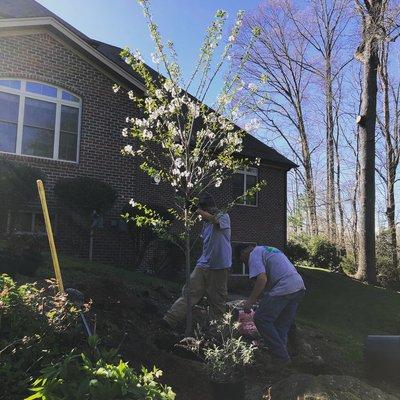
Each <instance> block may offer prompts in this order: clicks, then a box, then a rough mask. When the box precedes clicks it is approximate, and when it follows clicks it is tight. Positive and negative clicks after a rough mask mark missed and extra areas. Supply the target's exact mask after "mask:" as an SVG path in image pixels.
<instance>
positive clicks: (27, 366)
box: [0, 274, 82, 400]
mask: <svg viewBox="0 0 400 400" xmlns="http://www.w3.org/2000/svg"><path fill="white" fill-rule="evenodd" d="M51 284H52V282H51ZM51 290H52V288H51V286H50V287H49V288H46V289H45V288H39V287H37V285H36V284H31V283H28V284H24V285H18V284H17V283H16V282H15V281H14V280H13V279H12V278H10V277H9V276H8V275H5V274H3V275H0V376H1V383H2V385H1V386H2V392H3V393H2V395H4V398H6V399H10V400H11V399H18V400H19V399H21V398H22V396H23V394H24V393H26V387H27V386H28V382H29V379H30V377H31V375H32V374H35V373H36V371H38V370H40V369H41V368H42V366H43V365H45V364H47V363H48V362H49V361H50V360H51V359H53V358H57V357H59V356H60V355H61V354H63V353H64V351H65V349H66V348H70V346H71V343H72V342H74V343H75V344H76V343H79V341H78V340H77V338H78V337H81V336H82V334H81V328H80V326H79V324H78V310H77V309H76V307H75V306H74V305H73V304H72V303H70V302H69V301H68V299H67V297H66V296H64V295H59V294H58V295H56V296H53V295H51V294H50V293H49V292H50V291H51ZM67 332H68V334H66V333H67Z"/></svg>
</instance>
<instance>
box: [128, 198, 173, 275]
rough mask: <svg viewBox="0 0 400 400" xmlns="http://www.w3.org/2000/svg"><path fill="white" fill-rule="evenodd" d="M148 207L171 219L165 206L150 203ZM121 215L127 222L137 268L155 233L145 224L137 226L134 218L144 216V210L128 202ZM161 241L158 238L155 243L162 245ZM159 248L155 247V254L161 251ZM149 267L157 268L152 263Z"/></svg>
mask: <svg viewBox="0 0 400 400" xmlns="http://www.w3.org/2000/svg"><path fill="white" fill-rule="evenodd" d="M149 208H151V209H152V210H154V211H155V212H157V213H158V214H159V215H160V216H161V217H162V218H163V219H164V220H166V221H172V216H171V214H170V213H169V212H168V210H167V209H166V208H164V207H160V206H156V205H150V206H149ZM122 215H123V216H124V219H125V221H126V224H127V228H128V234H129V236H130V238H131V239H132V245H133V254H134V260H133V264H134V267H135V268H138V267H141V266H142V263H143V260H144V257H145V255H146V252H147V251H148V250H149V247H150V244H151V243H153V242H154V241H155V240H156V239H157V234H156V233H155V232H154V230H153V229H151V228H150V227H149V226H148V225H146V224H144V225H142V226H138V225H137V224H136V221H135V218H138V217H139V218H140V217H144V216H145V213H144V210H141V209H139V208H137V207H135V208H134V207H132V206H131V205H130V204H126V205H125V206H124V207H123V209H122ZM163 243H164V240H160V241H158V242H157V245H158V246H162V244H163ZM159 250H161V249H159V248H156V249H155V252H156V254H160V253H161V251H159ZM151 267H152V269H154V270H156V269H157V268H156V267H155V266H154V265H153V266H151Z"/></svg>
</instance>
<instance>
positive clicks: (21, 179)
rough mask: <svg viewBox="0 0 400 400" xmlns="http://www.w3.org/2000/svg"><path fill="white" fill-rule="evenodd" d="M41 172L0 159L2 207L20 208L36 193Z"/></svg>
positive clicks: (41, 177)
mask: <svg viewBox="0 0 400 400" xmlns="http://www.w3.org/2000/svg"><path fill="white" fill-rule="evenodd" d="M37 179H43V172H42V171H41V170H39V169H37V168H32V167H30V166H28V165H24V164H18V163H16V162H9V161H4V160H0V199H1V207H2V208H4V209H6V210H7V209H13V210H16V209H20V208H21V207H22V206H23V205H25V204H27V203H28V202H29V201H31V200H32V199H34V198H35V196H36V195H37V188H36V180H37Z"/></svg>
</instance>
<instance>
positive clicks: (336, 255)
mask: <svg viewBox="0 0 400 400" xmlns="http://www.w3.org/2000/svg"><path fill="white" fill-rule="evenodd" d="M309 252H310V256H311V261H312V263H313V264H314V265H315V266H316V267H317V268H325V269H329V270H331V271H338V270H339V269H340V262H341V259H342V256H343V254H342V252H341V251H340V250H339V249H338V248H337V247H336V245H335V244H334V243H332V242H330V241H329V240H328V239H326V238H324V237H323V236H314V237H312V238H311V240H310V244H309Z"/></svg>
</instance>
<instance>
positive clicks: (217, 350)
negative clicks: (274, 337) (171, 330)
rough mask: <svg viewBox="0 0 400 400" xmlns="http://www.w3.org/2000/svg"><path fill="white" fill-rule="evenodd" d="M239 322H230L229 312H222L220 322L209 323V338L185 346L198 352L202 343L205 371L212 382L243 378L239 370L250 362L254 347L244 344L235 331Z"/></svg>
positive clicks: (252, 359) (231, 317) (225, 381)
mask: <svg viewBox="0 0 400 400" xmlns="http://www.w3.org/2000/svg"><path fill="white" fill-rule="evenodd" d="M238 327H239V323H238V322H234V320H233V315H232V313H226V314H224V316H223V317H222V318H221V319H220V320H218V321H217V320H213V321H211V322H210V332H208V336H209V335H210V333H211V338H210V337H208V338H206V336H207V335H204V334H203V335H202V336H203V337H202V338H200V340H196V341H194V342H193V341H192V342H191V343H190V346H189V347H188V348H189V349H190V350H192V351H194V352H198V353H199V352H200V349H201V346H202V344H203V343H204V342H205V343H206V344H205V346H204V348H202V349H201V350H202V351H203V353H204V361H205V364H204V365H205V369H206V371H207V374H208V375H209V376H210V378H211V380H213V381H214V382H221V383H227V382H236V381H238V380H241V379H242V377H243V368H245V367H246V366H249V365H251V364H252V363H253V362H254V351H255V347H254V346H253V344H249V343H247V342H246V341H245V340H244V339H243V338H242V337H241V336H240V334H239V332H238Z"/></svg>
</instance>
